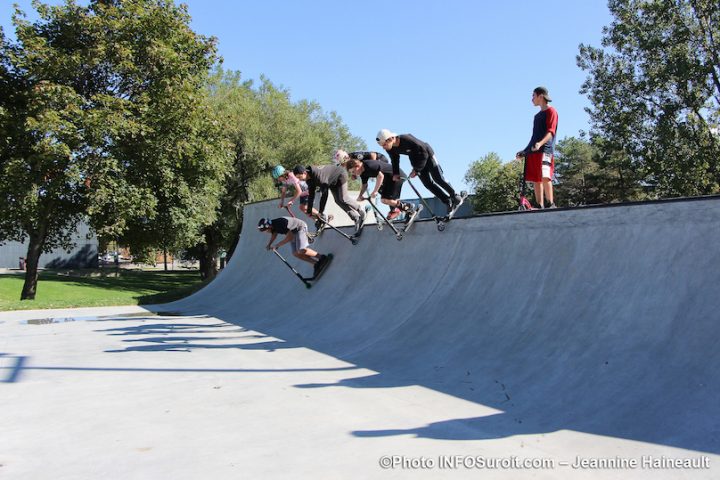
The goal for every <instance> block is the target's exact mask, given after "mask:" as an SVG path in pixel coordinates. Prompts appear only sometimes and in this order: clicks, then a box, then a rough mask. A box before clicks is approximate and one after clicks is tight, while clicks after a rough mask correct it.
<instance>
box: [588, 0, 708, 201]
mask: <svg viewBox="0 0 720 480" xmlns="http://www.w3.org/2000/svg"><path fill="white" fill-rule="evenodd" d="M608 6H609V9H610V12H611V14H612V15H613V17H614V21H613V22H612V24H611V25H610V26H608V27H606V28H605V29H604V30H603V32H604V36H603V40H602V46H603V48H602V49H599V48H595V47H592V46H588V45H580V54H579V56H578V65H579V66H580V67H581V68H582V69H583V70H586V71H588V73H589V76H588V78H587V80H586V81H585V83H584V84H583V87H582V90H581V93H585V94H587V95H588V97H589V98H590V101H591V103H592V107H591V108H589V109H588V112H589V114H590V118H591V125H592V130H591V135H592V136H593V138H595V137H599V138H600V139H601V140H599V141H597V142H595V141H593V143H594V144H595V145H596V146H597V147H598V148H600V149H601V152H602V155H604V156H605V157H606V158H607V159H608V160H607V161H608V163H610V164H612V165H609V167H610V168H609V170H610V171H613V170H614V171H616V172H617V173H618V175H620V176H621V177H622V182H627V184H628V185H630V184H635V188H638V187H639V186H650V187H652V188H653V189H654V191H655V195H657V196H676V195H701V194H711V193H717V192H720V137H719V136H718V133H717V132H718V124H719V123H720V3H718V2H717V0H610V1H609V3H608ZM630 190H633V189H632V188H631V189H630Z"/></svg>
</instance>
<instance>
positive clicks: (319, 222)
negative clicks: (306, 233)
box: [315, 213, 333, 230]
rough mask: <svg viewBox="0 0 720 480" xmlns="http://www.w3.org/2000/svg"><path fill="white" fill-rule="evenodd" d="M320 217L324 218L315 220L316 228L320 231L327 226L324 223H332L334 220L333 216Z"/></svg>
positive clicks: (321, 214) (323, 215) (322, 215)
mask: <svg viewBox="0 0 720 480" xmlns="http://www.w3.org/2000/svg"><path fill="white" fill-rule="evenodd" d="M318 216H319V217H320V218H322V220H319V219H318V220H315V228H316V229H318V230H320V229H321V228H322V227H324V226H325V223H323V221H324V222H327V223H330V222H331V221H332V219H333V216H332V215H325V214H324V213H319V214H318Z"/></svg>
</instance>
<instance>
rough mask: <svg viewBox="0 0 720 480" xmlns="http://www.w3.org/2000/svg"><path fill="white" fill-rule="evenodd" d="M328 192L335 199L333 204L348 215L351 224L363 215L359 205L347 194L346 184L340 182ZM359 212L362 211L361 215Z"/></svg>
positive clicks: (363, 212)
mask: <svg viewBox="0 0 720 480" xmlns="http://www.w3.org/2000/svg"><path fill="white" fill-rule="evenodd" d="M330 191H331V192H332V195H333V198H334V199H335V203H337V205H338V206H339V207H340V208H342V209H343V211H344V212H345V213H347V214H348V216H349V217H350V218H351V219H352V221H353V222H357V221H358V219H359V218H360V217H361V216H363V215H364V214H365V211H364V210H362V209H361V208H360V204H359V203H357V202H356V201H355V200H354V199H353V198H352V197H351V196H350V195H349V194H348V189H347V183H345V182H342V183H339V184H336V185H333V186H332V187H331V188H330ZM360 211H362V214H360V213H359V212H360Z"/></svg>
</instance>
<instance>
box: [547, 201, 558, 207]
mask: <svg viewBox="0 0 720 480" xmlns="http://www.w3.org/2000/svg"><path fill="white" fill-rule="evenodd" d="M548 208H557V205H555V202H552V203H551V204H550V206H549V207H548Z"/></svg>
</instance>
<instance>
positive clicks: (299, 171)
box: [293, 165, 307, 175]
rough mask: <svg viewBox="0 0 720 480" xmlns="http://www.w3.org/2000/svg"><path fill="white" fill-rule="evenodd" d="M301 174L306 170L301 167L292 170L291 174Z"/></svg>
mask: <svg viewBox="0 0 720 480" xmlns="http://www.w3.org/2000/svg"><path fill="white" fill-rule="evenodd" d="M303 173H307V169H306V168H305V167H303V166H302V165H297V166H296V167H295V168H293V174H295V175H301V174H303Z"/></svg>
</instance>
